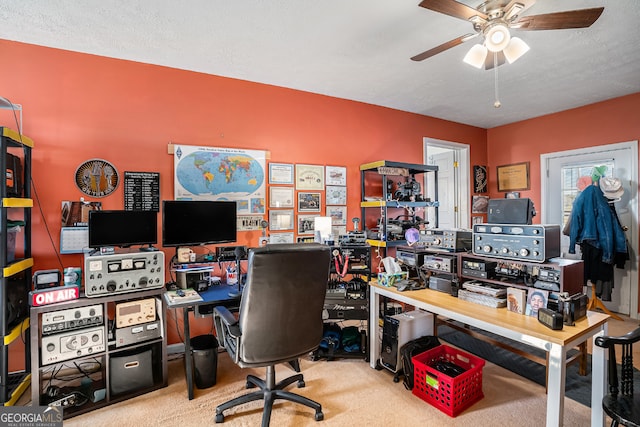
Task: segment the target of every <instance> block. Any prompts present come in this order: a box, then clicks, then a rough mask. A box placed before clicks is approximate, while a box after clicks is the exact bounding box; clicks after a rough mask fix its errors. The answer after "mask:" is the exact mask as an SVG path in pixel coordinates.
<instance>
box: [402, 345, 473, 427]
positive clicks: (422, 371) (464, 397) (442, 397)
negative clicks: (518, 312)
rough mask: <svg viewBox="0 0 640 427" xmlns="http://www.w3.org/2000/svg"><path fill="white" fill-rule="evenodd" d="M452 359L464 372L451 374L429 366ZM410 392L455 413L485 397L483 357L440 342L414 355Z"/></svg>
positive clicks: (437, 406) (454, 414)
mask: <svg viewBox="0 0 640 427" xmlns="http://www.w3.org/2000/svg"><path fill="white" fill-rule="evenodd" d="M441 359H444V360H447V361H449V362H452V363H455V364H456V365H458V366H460V367H461V368H463V369H465V372H464V373H462V374H460V375H458V376H456V377H450V376H448V375H447V374H445V373H443V372H440V371H438V370H436V369H435V368H432V367H431V365H433V364H435V362H437V361H438V360H441ZM412 360H413V382H414V385H413V394H415V395H416V396H418V397H419V398H420V399H422V400H424V401H425V402H427V403H430V404H431V405H433V406H435V407H436V408H438V409H440V410H441V411H442V412H444V413H445V414H447V415H449V416H451V417H455V416H456V415H458V414H459V413H460V412H462V411H464V410H465V409H467V408H468V407H469V406H471V405H473V404H474V403H476V402H477V401H478V400H480V399H482V398H483V397H484V394H483V393H482V368H483V367H484V360H482V359H480V358H479V357H476V356H472V355H470V354H469V353H465V352H463V351H461V350H458V349H456V348H453V347H449V346H446V345H439V346H437V347H434V348H432V349H431V350H427V351H425V352H424V353H420V354H418V355H415V356H413V358H412Z"/></svg>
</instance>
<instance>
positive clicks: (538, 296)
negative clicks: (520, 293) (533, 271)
mask: <svg viewBox="0 0 640 427" xmlns="http://www.w3.org/2000/svg"><path fill="white" fill-rule="evenodd" d="M548 300H549V291H547V290H545V289H536V288H530V289H529V294H528V295H527V307H526V309H525V314H526V315H527V316H534V317H538V309H540V308H542V307H545V308H546V307H547V301H548Z"/></svg>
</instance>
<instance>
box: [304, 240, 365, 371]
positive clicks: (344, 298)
mask: <svg viewBox="0 0 640 427" xmlns="http://www.w3.org/2000/svg"><path fill="white" fill-rule="evenodd" d="M331 251H332V258H331V264H330V268H329V272H330V275H331V278H330V282H329V284H328V285H327V296H326V298H325V304H324V312H323V320H324V321H325V323H326V324H330V323H335V324H339V323H342V322H349V323H352V322H359V325H358V326H357V327H358V330H359V332H360V349H359V351H353V352H349V351H345V350H344V349H342V348H340V347H338V348H335V347H334V346H331V345H330V346H329V348H327V349H324V348H318V349H317V350H316V351H314V352H313V355H312V359H313V360H319V359H326V360H333V359H365V360H368V358H369V352H368V345H367V344H368V342H369V341H368V336H369V325H368V323H369V285H368V282H369V281H370V280H371V247H370V246H369V245H368V244H362V245H337V246H333V247H332V248H331ZM340 259H341V260H342V261H337V260H340ZM347 259H348V260H351V261H350V262H346V263H345V260H347ZM345 264H346V268H345V267H344V265H345ZM350 326H355V325H350Z"/></svg>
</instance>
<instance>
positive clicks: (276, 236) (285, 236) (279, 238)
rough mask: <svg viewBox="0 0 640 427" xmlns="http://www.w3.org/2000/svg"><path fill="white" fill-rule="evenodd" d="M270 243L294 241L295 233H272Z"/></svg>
mask: <svg viewBox="0 0 640 427" xmlns="http://www.w3.org/2000/svg"><path fill="white" fill-rule="evenodd" d="M269 243H293V233H271V234H270V235H269Z"/></svg>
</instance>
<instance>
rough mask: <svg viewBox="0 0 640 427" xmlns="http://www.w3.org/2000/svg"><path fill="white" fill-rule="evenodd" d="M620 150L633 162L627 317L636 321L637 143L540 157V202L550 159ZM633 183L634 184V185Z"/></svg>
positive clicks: (544, 214)
mask: <svg viewBox="0 0 640 427" xmlns="http://www.w3.org/2000/svg"><path fill="white" fill-rule="evenodd" d="M614 149H617V150H620V149H631V153H632V154H631V155H632V159H634V161H632V162H631V164H632V166H631V170H630V171H629V176H630V178H631V180H632V185H631V189H632V190H633V189H634V188H636V192H635V194H631V200H635V201H636V203H629V210H630V211H631V216H632V218H633V220H632V221H631V227H630V230H629V240H630V242H629V243H630V245H631V248H632V250H630V251H629V255H630V256H631V257H633V256H635V258H634V259H631V260H630V263H631V266H630V268H629V279H630V281H631V282H630V283H631V289H630V298H631V301H629V317H631V318H632V319H638V318H639V317H638V314H639V313H638V261H639V259H640V257H639V256H638V198H637V197H638V192H637V182H638V141H629V142H620V143H615V144H606V145H601V146H595V147H588V148H580V149H575V150H567V151H558V152H555V153H547V154H541V155H540V176H541V177H542V178H541V180H542V182H541V186H540V196H541V199H540V200H543V201H544V200H547V197H548V193H549V191H548V186H549V181H548V180H549V177H548V176H547V173H546V171H547V169H546V166H547V162H548V160H549V159H550V158H554V157H559V156H572V155H578V154H585V153H587V152H589V151H596V150H597V151H602V152H605V151H608V150H614ZM634 183H635V184H634ZM547 205H548V203H543V204H542V217H541V221H542V224H546V218H547V216H548V215H549V213H548V212H547Z"/></svg>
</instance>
